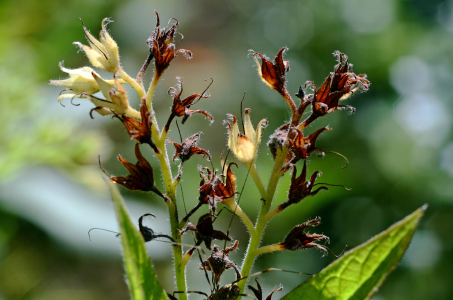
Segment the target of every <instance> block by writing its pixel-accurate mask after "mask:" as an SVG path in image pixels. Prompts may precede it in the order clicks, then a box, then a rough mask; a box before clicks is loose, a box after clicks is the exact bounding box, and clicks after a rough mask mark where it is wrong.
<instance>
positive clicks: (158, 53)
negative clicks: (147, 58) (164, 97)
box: [145, 11, 192, 77]
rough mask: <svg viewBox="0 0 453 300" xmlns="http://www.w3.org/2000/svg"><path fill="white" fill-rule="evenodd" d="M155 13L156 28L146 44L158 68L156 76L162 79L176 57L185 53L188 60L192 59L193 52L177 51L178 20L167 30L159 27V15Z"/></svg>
mask: <svg viewBox="0 0 453 300" xmlns="http://www.w3.org/2000/svg"><path fill="white" fill-rule="evenodd" d="M155 13H156V16H157V24H156V28H155V29H154V32H153V34H152V35H151V36H150V37H149V38H148V40H146V43H147V45H148V47H149V48H150V51H151V52H152V56H153V58H154V64H155V66H156V73H155V76H156V77H160V76H161V75H162V73H163V72H164V71H165V69H167V68H168V66H169V65H170V62H171V61H172V60H173V58H175V56H176V55H178V54H179V53H183V54H184V55H185V56H186V57H187V58H192V52H190V51H189V50H185V49H179V50H176V49H175V48H176V47H175V44H174V36H175V33H176V29H177V28H178V24H179V23H178V20H176V19H174V20H175V21H176V23H175V24H174V25H173V26H171V27H170V28H169V29H168V30H167V28H161V27H159V26H160V21H159V15H158V14H157V12H156V11H155ZM145 70H146V68H145Z"/></svg>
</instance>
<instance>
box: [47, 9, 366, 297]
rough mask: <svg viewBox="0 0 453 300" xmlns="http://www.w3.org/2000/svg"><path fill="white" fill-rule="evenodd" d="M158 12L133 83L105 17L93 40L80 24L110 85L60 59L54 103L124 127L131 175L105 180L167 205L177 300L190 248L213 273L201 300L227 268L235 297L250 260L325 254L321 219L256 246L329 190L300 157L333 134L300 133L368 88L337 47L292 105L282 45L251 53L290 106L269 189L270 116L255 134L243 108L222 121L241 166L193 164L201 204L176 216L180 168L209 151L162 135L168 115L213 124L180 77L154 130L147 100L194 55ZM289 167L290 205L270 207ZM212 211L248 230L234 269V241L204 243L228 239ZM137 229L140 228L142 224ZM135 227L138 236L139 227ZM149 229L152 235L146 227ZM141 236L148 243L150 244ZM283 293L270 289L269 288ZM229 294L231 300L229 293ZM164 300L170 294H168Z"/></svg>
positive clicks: (277, 136) (273, 144) (275, 146)
mask: <svg viewBox="0 0 453 300" xmlns="http://www.w3.org/2000/svg"><path fill="white" fill-rule="evenodd" d="M156 16H157V25H156V28H155V30H154V32H153V34H152V35H151V37H150V38H149V39H148V40H147V45H148V46H149V55H148V57H147V58H146V60H145V63H144V64H143V67H142V68H141V69H140V71H139V72H138V74H137V76H136V77H135V79H134V78H133V77H131V76H129V75H128V74H127V73H126V72H125V71H124V70H123V69H122V67H121V63H120V58H119V57H120V56H119V53H118V46H117V44H116V42H115V41H114V40H113V39H112V37H111V36H110V34H109V33H108V32H107V29H106V25H107V23H108V22H109V19H104V20H103V21H102V30H101V32H100V38H99V40H97V39H96V38H95V37H94V36H92V35H91V34H90V32H89V31H88V30H87V29H86V28H85V27H83V30H84V32H85V36H86V38H87V40H88V44H89V45H88V46H87V45H83V44H81V43H79V42H76V43H75V44H76V45H78V46H79V47H80V49H81V50H82V51H83V52H85V54H86V55H87V57H88V59H89V61H90V63H91V65H92V66H93V67H95V68H99V69H102V70H104V71H107V72H109V73H111V74H112V79H109V80H106V79H103V78H101V76H100V75H98V74H97V73H96V72H95V71H94V70H93V69H92V68H91V67H83V68H79V69H67V68H64V67H63V65H62V63H61V64H60V68H61V70H62V71H64V72H66V73H68V74H69V78H67V79H65V80H51V81H50V84H53V85H56V86H60V87H64V88H65V93H63V94H62V95H61V96H60V97H59V98H58V100H59V101H62V100H63V99H66V98H69V99H74V98H81V99H88V100H90V101H91V102H92V103H93V104H94V106H95V107H94V108H93V109H92V110H91V111H90V115H91V116H92V117H93V115H92V114H93V113H94V112H97V113H98V114H100V115H102V116H105V115H112V116H113V117H115V118H117V119H119V120H120V121H121V122H122V123H123V124H124V127H125V128H126V132H127V134H129V136H130V138H131V139H132V140H135V142H136V143H135V145H134V147H135V155H136V158H137V163H136V164H133V163H130V162H128V161H126V160H125V159H124V158H122V157H121V156H118V159H119V160H120V162H121V163H122V164H123V165H124V166H125V167H126V168H127V169H128V171H129V172H130V175H127V176H113V175H112V176H109V178H110V180H112V181H113V182H115V183H118V184H121V185H123V186H124V187H126V188H128V189H130V190H139V191H147V192H153V193H155V194H157V195H158V196H160V197H161V198H163V199H164V201H165V203H166V205H167V206H168V212H169V218H170V224H171V234H170V235H171V236H167V237H168V239H170V240H171V241H174V243H173V257H174V269H175V274H176V281H177V287H176V288H177V291H178V293H177V294H178V297H179V299H187V293H186V291H187V290H188V289H187V288H186V278H185V268H186V264H187V262H188V260H189V259H190V258H191V257H192V254H193V253H194V251H195V249H197V248H199V246H200V245H202V244H203V243H204V244H205V247H206V248H208V249H209V250H211V249H212V254H211V256H209V257H208V258H207V259H206V260H205V261H203V262H202V264H201V269H203V270H204V272H212V278H213V283H214V288H213V290H211V291H210V295H209V294H205V293H202V294H205V295H207V297H208V298H210V299H223V298H219V296H218V295H220V293H224V292H225V289H226V286H223V287H222V285H219V281H220V277H221V275H222V273H223V272H224V271H225V270H226V269H230V268H232V269H234V270H235V272H236V277H237V281H236V283H233V284H229V285H227V286H228V293H231V294H229V295H230V296H228V297H230V298H228V299H235V298H237V297H240V295H241V293H244V287H245V285H246V280H242V279H244V278H245V277H248V276H249V275H250V271H251V268H252V265H253V262H254V260H255V259H256V257H257V256H258V255H261V254H263V253H267V252H272V251H280V250H290V251H295V250H302V249H308V248H317V249H319V250H321V251H323V252H324V253H326V254H327V248H326V247H325V246H324V245H321V244H319V242H320V241H321V240H324V241H327V242H328V241H329V238H328V237H327V236H325V235H323V234H316V233H313V234H310V233H307V232H305V231H306V229H308V228H310V227H315V226H317V225H319V224H320V222H321V220H320V219H319V218H316V219H313V220H309V221H306V222H304V223H303V224H301V225H297V226H295V227H294V228H293V229H292V230H291V231H290V232H289V233H288V234H287V236H286V237H285V238H283V237H282V239H283V241H282V242H281V243H277V244H274V245H267V246H261V245H260V243H261V240H262V237H263V234H264V229H265V226H266V224H267V222H269V220H270V219H271V218H273V217H274V216H276V215H277V214H280V213H283V211H284V210H285V209H286V208H287V207H289V206H292V205H296V204H298V203H300V202H301V201H302V200H303V199H305V198H306V197H308V196H315V195H316V194H317V193H318V192H319V191H320V190H327V187H326V186H320V187H317V188H315V185H316V183H315V182H316V179H317V177H318V176H320V175H321V172H320V171H315V172H313V173H312V174H311V175H310V174H309V173H308V171H307V160H309V158H310V156H311V155H312V154H321V155H324V154H325V153H326V152H328V151H323V150H321V149H320V148H318V147H317V146H316V141H317V139H318V138H319V137H320V135H321V134H322V133H323V132H325V131H327V130H329V129H330V128H328V127H323V128H320V129H318V130H315V131H314V132H313V133H311V134H310V135H307V134H306V133H305V132H304V130H305V128H307V126H309V125H311V124H313V122H314V121H315V120H316V119H318V118H320V117H323V116H325V115H327V114H330V113H332V112H334V111H336V110H341V109H348V110H350V111H351V112H352V113H353V112H354V110H355V109H354V108H353V107H351V106H348V105H341V104H340V101H341V100H344V99H347V98H349V97H351V96H352V95H353V94H354V93H355V92H357V91H367V90H368V88H369V85H370V83H369V81H368V80H367V79H366V76H365V75H356V74H355V73H353V72H352V65H351V64H350V63H349V61H348V57H347V56H346V55H345V54H344V53H341V52H340V51H335V52H334V56H335V57H336V58H337V64H336V65H335V66H334V71H333V72H331V73H330V74H329V75H328V76H327V78H326V79H325V81H324V83H323V84H322V85H321V86H320V87H319V88H318V89H317V88H316V86H315V84H314V83H313V82H311V81H307V82H306V83H305V84H304V85H303V86H300V87H299V90H298V91H297V93H296V94H295V96H296V97H297V98H298V99H299V101H298V102H299V104H296V102H295V101H294V100H293V98H292V97H291V95H290V93H289V92H288V91H287V89H286V73H287V72H288V71H289V63H288V62H287V61H284V60H283V54H284V53H285V52H286V51H287V50H288V49H287V48H286V47H284V48H282V49H281V50H280V51H279V52H278V53H277V55H276V57H275V59H274V60H273V61H270V60H268V59H267V58H266V57H265V56H264V55H262V54H260V53H258V52H255V51H252V50H250V51H251V53H252V55H253V57H254V58H255V60H256V63H257V66H258V74H259V76H260V77H261V79H262V80H263V81H264V83H266V84H267V85H268V86H269V87H270V88H271V89H274V90H275V91H277V92H278V93H279V94H280V95H281V96H282V97H283V100H284V101H285V102H286V103H287V104H288V106H289V108H290V110H291V119H290V120H289V121H288V122H287V123H285V124H283V125H281V126H280V127H278V128H277V129H276V130H275V132H274V133H273V134H272V135H270V138H269V142H268V144H267V145H268V146H269V150H270V152H271V153H272V157H273V160H274V166H273V169H272V173H271V175H270V178H269V179H268V183H267V185H266V184H264V183H263V180H262V178H261V177H260V174H259V172H258V171H257V167H256V158H257V155H258V150H259V147H260V145H261V140H262V137H261V136H262V128H263V127H265V126H267V124H268V120H266V119H262V120H261V121H260V122H259V123H258V125H257V127H256V128H255V127H253V125H252V122H251V120H250V109H249V108H247V109H245V111H244V119H243V120H242V123H243V125H242V132H241V130H240V126H239V125H238V120H237V118H236V117H235V116H233V115H231V114H229V115H228V117H229V119H230V120H229V121H225V123H226V124H227V125H228V126H227V128H228V148H229V150H230V151H231V152H232V153H233V154H234V156H235V157H236V159H237V160H238V161H239V162H240V163H241V164H242V165H244V167H243V168H239V167H238V165H237V164H236V163H235V162H229V163H228V162H225V161H222V163H221V165H220V170H217V169H215V168H214V167H213V165H212V163H211V164H210V167H199V169H198V172H199V174H200V177H201V183H200V185H199V187H197V188H198V190H199V197H198V200H197V201H194V204H193V205H194V206H193V209H192V210H190V212H189V213H187V214H186V215H185V216H183V217H182V218H180V216H179V214H180V213H181V210H180V209H178V205H179V206H180V203H179V201H178V200H177V197H176V188H177V186H178V184H179V182H180V179H181V176H182V175H183V172H182V171H183V165H184V163H185V162H186V161H187V160H189V159H190V158H191V156H192V155H194V154H200V155H203V156H204V157H206V159H207V161H209V162H210V161H211V155H210V153H209V152H208V151H207V150H205V149H202V148H199V147H198V146H197V143H198V141H199V139H200V137H201V134H202V133H201V132H198V133H195V134H193V135H192V136H190V137H187V138H186V139H185V140H184V141H183V142H182V143H181V144H179V143H176V142H173V141H171V140H170V139H168V138H167V133H168V132H169V130H170V129H171V127H172V124H173V123H174V122H173V120H174V119H177V118H180V117H182V122H181V123H183V124H187V122H186V121H188V119H189V117H191V116H192V115H193V114H195V113H199V114H202V115H204V116H205V117H206V118H207V119H208V120H209V121H210V122H212V121H213V117H212V116H211V115H210V114H209V113H207V112H206V111H204V110H202V109H196V110H192V109H190V107H191V106H192V105H194V104H196V103H197V102H198V101H199V100H200V99H202V98H208V97H209V95H207V94H206V90H205V91H204V92H202V93H200V94H193V95H190V96H185V98H184V97H183V96H182V94H183V88H182V80H181V79H180V78H178V79H177V81H178V86H177V87H170V88H169V94H170V96H171V97H172V98H173V102H172V107H171V111H170V115H169V116H168V121H167V122H166V124H165V125H164V127H163V129H162V130H160V129H159V127H158V123H157V121H156V118H155V114H156V113H155V112H154V110H153V101H157V100H155V99H153V95H154V91H155V89H156V86H157V83H158V82H159V80H160V78H161V77H162V75H163V73H164V71H165V70H166V69H167V68H168V66H169V64H170V63H171V62H172V60H173V59H174V58H175V57H176V56H177V55H178V54H181V53H182V54H184V55H185V56H186V57H188V58H191V57H192V53H191V52H190V51H189V50H185V49H179V50H176V46H175V43H174V35H175V33H176V31H177V28H178V25H179V24H178V21H177V20H175V19H174V25H172V26H170V25H168V27H169V28H164V27H160V22H159V16H158V15H157V13H156ZM151 65H152V66H153V69H154V76H153V78H152V81H151V83H150V85H149V87H148V88H147V89H146V88H145V87H144V83H143V75H144V74H145V72H146V71H147V70H148V68H149V66H151ZM211 83H212V82H211ZM124 84H129V85H130V86H132V88H134V89H135V91H136V93H137V96H138V98H139V99H140V100H141V105H140V108H139V110H136V109H134V108H132V107H131V106H130V105H129V101H128V97H129V96H128V95H127V93H126V91H125V89H124V87H123V85H124ZM308 88H311V89H312V90H313V92H312V93H308ZM98 92H102V95H103V97H99V96H96V95H95V94H96V93H98ZM71 101H72V100H71ZM309 107H311V113H309V114H305V115H308V117H307V118H305V119H304V120H302V117H303V116H304V113H305V112H306V110H307V109H308V108H309ZM159 113H164V112H159ZM189 123H190V122H189ZM166 142H168V143H171V144H173V145H174V147H175V150H176V152H175V154H174V156H173V161H174V160H175V159H176V158H179V160H180V164H179V171H178V174H175V175H173V174H172V171H171V168H170V159H169V155H168V153H167V150H166ZM143 144H147V145H148V146H150V147H151V149H152V150H153V151H154V154H155V156H156V157H157V159H158V162H159V165H158V166H159V167H160V169H161V172H162V174H163V180H164V188H163V189H162V188H158V187H156V185H155V182H154V175H153V168H152V167H151V164H150V163H149V162H148V160H147V159H146V158H145V157H144V156H143V155H142V153H141V151H140V145H143ZM300 161H302V162H300ZM297 163H299V164H302V172H301V173H300V174H299V175H298V172H297V167H296V164H297ZM299 169H300V168H299ZM239 170H242V171H243V172H247V173H248V172H249V173H250V175H251V177H252V178H253V181H254V183H255V184H256V186H257V188H258V190H257V192H258V193H259V194H258V193H257V195H256V197H255V198H256V199H255V200H256V201H257V203H259V205H260V211H259V215H258V219H257V221H256V223H255V224H254V223H253V222H252V221H251V220H250V219H249V217H248V216H247V215H246V214H245V213H244V212H243V211H242V209H241V208H240V206H239V204H238V201H237V198H238V197H237V194H238V192H237V189H236V176H235V175H234V172H236V171H239ZM290 170H292V177H291V184H290V186H289V188H288V196H287V199H286V200H285V201H283V203H281V204H280V205H277V206H275V207H273V205H272V204H273V200H274V194H275V190H276V187H277V184H278V182H279V180H280V178H281V177H282V176H283V175H284V174H285V173H286V172H288V171H290ZM104 172H105V171H104ZM106 174H107V173H106ZM205 204H206V205H205ZM218 205H223V206H225V207H227V208H228V209H229V210H230V211H231V212H232V213H233V214H235V215H237V216H238V217H239V218H240V219H241V220H242V222H243V223H244V224H245V225H246V227H247V229H248V231H249V234H250V240H249V244H248V247H247V251H246V255H245V258H244V260H243V262H242V265H240V266H238V265H236V264H235V263H234V262H232V261H230V260H229V259H228V254H229V252H231V251H233V250H234V249H236V247H237V245H238V241H234V244H233V245H232V246H231V247H226V248H224V249H220V248H219V246H217V245H214V246H212V247H211V243H212V240H216V239H217V240H224V241H225V242H226V241H232V237H230V236H229V232H227V233H225V232H223V231H220V230H215V229H214V225H213V222H214V220H215V218H216V213H217V206H218ZM199 209H204V210H205V214H203V215H202V216H201V217H200V218H199V220H198V222H196V223H197V225H194V224H192V223H190V222H189V218H190V217H191V216H192V215H193V214H194V213H195V212H196V211H198V210H199ZM142 217H143V216H142ZM140 226H141V227H142V225H141V219H140ZM140 230H141V231H142V228H140ZM188 231H193V232H195V233H196V245H195V247H194V248H192V249H190V250H189V251H187V252H186V253H185V254H184V253H183V250H182V246H181V236H182V235H183V234H184V233H186V232H188ZM151 233H152V234H153V231H152V230H151ZM153 237H154V235H153ZM148 240H150V239H149V238H148ZM206 277H208V276H206ZM250 289H251V290H252V291H253V293H254V294H255V295H256V296H257V297H259V298H262V297H263V296H262V291H261V287H260V286H259V284H258V289H256V288H253V287H250ZM280 290H281V289H276V290H275V291H280ZM233 291H234V293H233ZM272 293H273V292H272ZM170 294H171V293H170ZM233 294H234V296H232V295H233ZM271 296H272V294H271V295H269V297H268V298H266V299H270V297H271ZM169 297H170V298H175V296H174V295H173V296H169ZM233 297H235V298H233Z"/></svg>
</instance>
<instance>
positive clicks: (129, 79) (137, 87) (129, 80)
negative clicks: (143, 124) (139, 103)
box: [117, 68, 145, 99]
mask: <svg viewBox="0 0 453 300" xmlns="http://www.w3.org/2000/svg"><path fill="white" fill-rule="evenodd" d="M117 72H118V75H119V76H120V77H121V78H122V79H123V80H124V81H126V82H127V83H128V84H130V85H131V86H132V87H133V88H134V90H135V91H136V92H137V94H138V98H139V99H142V97H143V96H144V95H145V90H144V89H143V86H141V85H140V84H139V83H138V82H137V80H135V79H134V78H132V77H131V76H129V74H127V73H126V72H125V71H124V70H123V68H119V69H118V71H117Z"/></svg>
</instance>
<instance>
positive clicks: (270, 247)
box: [253, 244, 284, 256]
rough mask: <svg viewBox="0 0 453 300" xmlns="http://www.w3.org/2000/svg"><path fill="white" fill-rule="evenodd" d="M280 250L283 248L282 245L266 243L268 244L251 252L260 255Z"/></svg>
mask: <svg viewBox="0 0 453 300" xmlns="http://www.w3.org/2000/svg"><path fill="white" fill-rule="evenodd" d="M281 250H284V249H283V248H282V246H281V245H280V244H273V245H268V246H264V247H261V248H258V249H256V250H255V252H254V253H253V255H255V256H258V255H261V254H264V253H268V252H274V251H281Z"/></svg>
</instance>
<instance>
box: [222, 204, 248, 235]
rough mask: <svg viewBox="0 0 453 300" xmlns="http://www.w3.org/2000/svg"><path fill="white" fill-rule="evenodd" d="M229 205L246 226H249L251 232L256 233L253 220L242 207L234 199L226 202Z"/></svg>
mask: <svg viewBox="0 0 453 300" xmlns="http://www.w3.org/2000/svg"><path fill="white" fill-rule="evenodd" d="M225 204H226V205H228V207H229V208H230V209H231V210H232V211H233V212H234V213H235V214H236V215H237V216H238V217H239V218H240V219H241V220H242V222H244V224H245V226H246V227H247V229H248V231H249V232H250V234H251V235H252V234H254V233H255V228H254V227H253V224H252V222H251V221H250V219H249V217H248V216H247V215H246V214H245V213H244V211H243V210H242V209H241V207H240V206H239V205H238V204H237V202H236V201H234V199H233V200H232V201H228V202H227V203H225Z"/></svg>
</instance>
